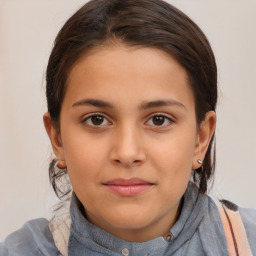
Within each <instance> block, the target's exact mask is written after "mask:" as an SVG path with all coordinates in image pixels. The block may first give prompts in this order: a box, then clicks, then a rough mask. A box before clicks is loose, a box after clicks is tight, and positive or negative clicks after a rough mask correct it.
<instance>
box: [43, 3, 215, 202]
mask: <svg viewBox="0 0 256 256" xmlns="http://www.w3.org/2000/svg"><path fill="white" fill-rule="evenodd" d="M116 41H118V42H121V43H123V44H126V45H128V46H142V47H153V48H157V49H160V50H162V51H165V52H167V53H168V54H170V55H171V56H172V57H174V58H175V59H176V60H177V61H178V62H179V63H180V64H181V65H182V66H183V67H184V68H185V70H186V71H187V74H188V77H189V83H190V86H191V88H192V91H193V94H194V98H195V108H196V109H195V111H196V119H197V125H198V126H199V125H200V123H201V122H202V121H203V120H204V117H205V114H206V113H207V112H208V111H210V110H213V111H215V108H216V102H217V67H216V63H215V58H214V55H213V52H212V49H211V46H210V44H209V42H208V40H207V38H206V36H205V35H204V33H203V32H202V31H201V29H200V28H199V27H198V26H197V25H196V24H195V23H194V22H193V21H192V20H191V19H190V18H189V17H187V16H186V15H185V14H184V13H182V12H181V11H180V10H178V9H176V8H175V7H173V6H172V5H170V4H168V3H166V2H164V1H162V0H125V1H124V0H91V1H89V2H88V3H86V4H85V5H84V6H83V7H82V8H80V9H79V10H78V11H77V12H76V13H75V14H74V15H73V16H72V17H71V18H70V19H69V20H68V21H67V22H66V23H65V25H64V26H63V27H62V29H61V30H60V32H59V33H58V35H57V37H56V40H55V44H54V47H53V50H52V52H51V55H50V58H49V62H48V66H47V72H46V82H47V83H46V96H47V103H48V111H49V113H50V115H51V119H52V122H53V124H54V126H55V128H56V129H57V131H58V132H61V131H60V125H59V121H60V120H59V119H60V111H61V105H62V101H63V98H64V96H65V91H66V87H67V79H68V76H69V72H70V71H71V69H72V67H73V65H74V64H75V63H76V62H77V61H78V59H79V58H80V57H81V56H82V55H83V54H85V53H86V52H88V51H89V50H90V49H92V48H95V47H97V46H100V45H104V44H106V43H111V42H112V43H114V42H116ZM213 139H214V138H212V140H211V142H210V145H209V148H208V151H207V153H206V156H205V159H204V163H203V169H202V168H199V169H197V170H195V172H194V182H195V183H196V184H197V185H198V187H199V190H200V192H201V193H205V192H206V191H207V181H208V180H209V179H210V178H211V177H212V175H213V173H214V167H215V166H214V165H215V148H214V149H212V144H213ZM54 161H56V160H53V162H52V163H51V164H50V168H49V174H50V180H51V183H52V185H53V188H54V190H55V192H56V194H57V196H59V197H61V195H63V194H65V193H68V192H69V189H66V190H63V189H61V187H60V186H59V185H60V184H58V181H59V180H60V179H61V177H62V173H59V172H58V170H56V169H55V168H54ZM63 175H64V174H63Z"/></svg>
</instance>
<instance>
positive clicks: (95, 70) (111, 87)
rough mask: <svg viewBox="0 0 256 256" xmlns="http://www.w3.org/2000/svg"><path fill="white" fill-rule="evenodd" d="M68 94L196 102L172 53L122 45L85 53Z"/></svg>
mask: <svg viewBox="0 0 256 256" xmlns="http://www.w3.org/2000/svg"><path fill="white" fill-rule="evenodd" d="M66 96H68V98H69V100H70V101H72V100H73V101H77V100H79V99H81V98H82V97H87V98H88V97H89V98H90V97H100V98H103V99H105V100H114V99H115V100H117V97H119V98H120V99H121V98H122V100H123V101H124V102H126V101H127V102H129V103H130V104H132V103H133V102H134V103H135V102H136V100H137V101H149V100H155V99H156V98H163V97H171V98H173V99H174V100H179V101H185V102H187V103H190V105H191V106H192V107H193V105H194V102H193V101H194V100H193V93H192V91H191V87H190V85H189V83H188V77H187V73H186V71H185V69H184V68H183V67H182V66H181V65H180V64H179V63H178V62H177V61H176V60H175V59H174V58H173V57H172V56H171V55H169V54H167V53H166V52H164V51H162V50H159V49H155V48H145V47H130V46H126V45H123V44H117V45H107V46H101V47H98V48H94V49H93V50H91V51H90V52H88V53H86V54H85V55H84V56H82V57H81V58H80V59H79V61H78V62H77V63H76V64H75V65H74V66H73V68H72V69H71V72H70V75H69V79H68V86H67V91H66ZM65 98H67V97H65ZM65 98H64V101H65ZM70 104H71V102H70Z"/></svg>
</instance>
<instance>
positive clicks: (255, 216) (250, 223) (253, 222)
mask: <svg viewBox="0 0 256 256" xmlns="http://www.w3.org/2000/svg"><path fill="white" fill-rule="evenodd" d="M238 209H239V213H240V215H241V218H242V221H243V224H244V227H245V231H246V234H247V237H248V241H249V244H250V247H251V249H252V251H253V252H256V244H255V241H256V209H251V208H242V207H238Z"/></svg>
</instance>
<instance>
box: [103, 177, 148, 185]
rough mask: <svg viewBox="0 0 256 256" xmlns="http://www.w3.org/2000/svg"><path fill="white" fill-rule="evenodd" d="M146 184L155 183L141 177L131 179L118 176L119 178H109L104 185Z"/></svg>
mask: <svg viewBox="0 0 256 256" xmlns="http://www.w3.org/2000/svg"><path fill="white" fill-rule="evenodd" d="M146 184H148V185H152V184H153V183H152V182H149V181H146V180H143V179H140V178H131V179H123V178H118V179H113V180H109V181H107V182H105V183H104V185H120V186H129V185H130V186H132V185H146Z"/></svg>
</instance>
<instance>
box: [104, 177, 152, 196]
mask: <svg viewBox="0 0 256 256" xmlns="http://www.w3.org/2000/svg"><path fill="white" fill-rule="evenodd" d="M103 185H104V186H106V187H107V188H108V189H110V190H111V191H112V192H114V193H116V194H118V195H120V196H135V195H138V194H140V193H142V192H144V191H146V190H148V189H149V188H151V187H152V186H153V185H154V183H151V182H148V181H145V180H142V179H139V178H131V179H114V180H110V181H108V182H106V183H104V184H103Z"/></svg>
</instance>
